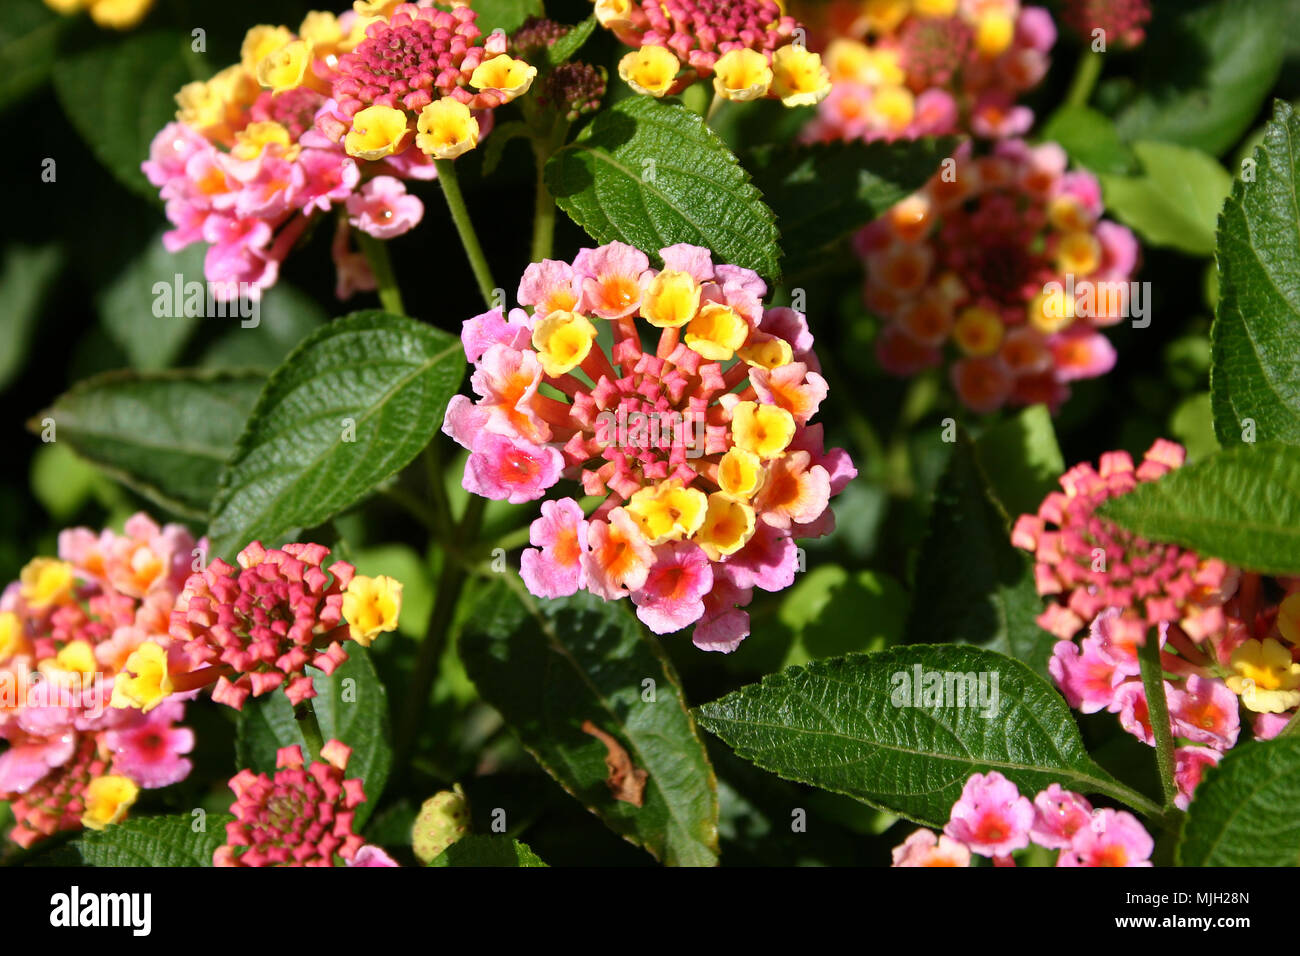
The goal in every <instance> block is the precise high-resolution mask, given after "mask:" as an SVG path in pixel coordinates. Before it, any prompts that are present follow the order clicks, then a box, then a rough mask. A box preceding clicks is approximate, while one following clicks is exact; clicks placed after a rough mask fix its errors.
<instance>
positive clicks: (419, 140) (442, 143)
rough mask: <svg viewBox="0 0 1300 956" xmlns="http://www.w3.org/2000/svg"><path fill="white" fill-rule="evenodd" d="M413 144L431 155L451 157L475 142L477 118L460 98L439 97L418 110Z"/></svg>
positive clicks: (464, 151)
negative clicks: (418, 114)
mask: <svg viewBox="0 0 1300 956" xmlns="http://www.w3.org/2000/svg"><path fill="white" fill-rule="evenodd" d="M415 128H416V130H417V131H418V132H417V133H416V136H415V145H416V146H417V147H418V148H419V149H420V151H421V152H423V153H426V154H427V155H429V156H432V157H433V158H434V159H455V158H456V157H457V156H460V155H461V154H462V153H467V152H469V151H470V150H471V149H473V148H474V147H475V146H477V145H478V136H479V128H478V120H476V119H475V118H474V114H473V113H471V112H470V109H469V107H468V106H466V105H465V104H464V103H462V102H461V101H460V100H453V99H451V98H450V97H443V98H442V99H440V100H434V101H433V102H432V103H430V104H429V105H428V106H426V107H425V108H424V109H423V110H421V111H420V118H419V119H418V120H416V123H415Z"/></svg>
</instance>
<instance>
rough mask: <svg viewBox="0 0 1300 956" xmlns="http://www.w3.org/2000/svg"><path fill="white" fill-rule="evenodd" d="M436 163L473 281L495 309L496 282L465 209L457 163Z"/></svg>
mask: <svg viewBox="0 0 1300 956" xmlns="http://www.w3.org/2000/svg"><path fill="white" fill-rule="evenodd" d="M433 164H434V166H435V167H436V168H437V170H438V182H440V183H442V194H443V195H444V196H445V197H446V198H447V208H448V209H450V210H451V221H452V222H454V223H455V224H456V232H458V233H459V234H460V242H461V245H463V246H464V247H465V255H466V256H468V257H469V266H470V268H471V269H472V270H473V271H474V280H475V281H476V282H477V283H478V291H479V294H480V295H482V296H483V301H484V302H486V303H487V306H488V308H492V305H493V301H492V300H493V295H492V292H493V290H495V289H496V283H495V282H493V281H492V270H491V269H490V268H488V261H487V256H485V255H484V254H483V247H482V246H481V245H479V241H478V234H477V233H476V232H474V224H473V223H472V222H470V218H469V210H468V209H466V208H465V197H464V196H462V195H461V192H460V180H459V179H458V178H457V173H456V163H455V161H454V160H450V159H435V160H434V161H433Z"/></svg>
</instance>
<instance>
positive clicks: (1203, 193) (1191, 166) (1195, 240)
mask: <svg viewBox="0 0 1300 956" xmlns="http://www.w3.org/2000/svg"><path fill="white" fill-rule="evenodd" d="M1133 152H1134V153H1136V154H1137V157H1138V159H1139V160H1141V162H1142V168H1143V170H1144V172H1143V174H1142V175H1141V176H1105V175H1103V176H1102V177H1101V182H1102V186H1103V188H1104V190H1105V195H1106V207H1107V209H1108V210H1109V211H1110V212H1112V213H1114V214H1115V216H1117V217H1118V218H1119V219H1120V220H1122V221H1123V222H1124V223H1125V225H1128V226H1131V227H1132V228H1133V229H1135V230H1136V231H1137V232H1138V234H1139V235H1141V237H1142V238H1143V239H1145V240H1146V241H1147V242H1149V243H1150V244H1151V245H1155V246H1169V247H1170V248H1173V249H1178V250H1179V251H1181V252H1186V253H1188V254H1190V255H1194V256H1208V255H1210V254H1211V253H1213V252H1214V231H1215V228H1216V226H1217V223H1218V219H1219V210H1220V208H1221V207H1222V206H1223V200H1224V199H1225V198H1226V197H1227V195H1228V192H1229V191H1230V190H1231V189H1232V177H1231V176H1229V175H1228V173H1227V171H1226V170H1225V169H1224V168H1223V167H1222V166H1220V165H1219V163H1218V161H1217V160H1216V159H1215V158H1214V157H1213V156H1210V155H1208V154H1207V153H1202V152H1200V151H1198V150H1195V149H1189V148H1187V147H1183V146H1175V145H1173V144H1171V143H1158V142H1140V143H1134V144H1133Z"/></svg>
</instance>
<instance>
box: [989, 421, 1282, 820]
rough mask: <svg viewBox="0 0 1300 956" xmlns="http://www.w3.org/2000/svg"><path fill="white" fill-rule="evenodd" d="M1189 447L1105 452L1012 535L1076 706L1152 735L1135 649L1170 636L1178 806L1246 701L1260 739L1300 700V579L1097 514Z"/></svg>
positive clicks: (1066, 480) (1057, 672)
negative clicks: (1029, 556) (1030, 570)
mask: <svg viewBox="0 0 1300 956" xmlns="http://www.w3.org/2000/svg"><path fill="white" fill-rule="evenodd" d="M1184 457H1185V452H1184V450H1183V448H1182V447H1181V446H1179V445H1176V444H1174V443H1173V442H1169V441H1165V440H1163V439H1162V440H1160V441H1157V442H1156V443H1155V444H1154V445H1153V446H1152V447H1151V449H1150V450H1149V451H1148V452H1147V453H1146V455H1145V456H1144V457H1143V460H1142V462H1141V463H1140V464H1139V465H1137V466H1136V467H1135V466H1134V462H1133V460H1132V458H1131V457H1130V456H1129V455H1128V454H1127V453H1126V452H1110V453H1108V454H1106V455H1103V456H1102V458H1101V461H1100V464H1099V467H1098V468H1093V466H1092V465H1090V464H1087V463H1084V464H1081V465H1077V466H1075V467H1074V468H1072V469H1070V471H1068V472H1066V474H1065V475H1064V476H1063V477H1062V478H1061V488H1062V490H1061V491H1059V492H1052V493H1051V494H1050V495H1048V496H1047V498H1046V499H1044V501H1043V503H1042V505H1041V506H1040V507H1039V509H1038V513H1037V514H1035V515H1021V516H1020V518H1019V520H1018V521H1017V522H1016V525H1015V528H1014V529H1013V533H1012V543H1014V544H1015V545H1016V546H1017V547H1020V548H1024V549H1025V550H1027V551H1030V552H1032V553H1033V555H1034V560H1035V568H1034V574H1035V580H1036V582H1037V585H1038V591H1039V593H1040V594H1042V595H1044V596H1045V597H1047V598H1048V599H1049V601H1050V603H1049V604H1048V605H1047V609H1046V610H1045V611H1044V612H1043V614H1042V615H1041V616H1040V618H1039V624H1040V625H1041V626H1042V627H1044V628H1045V629H1047V630H1048V631H1051V632H1052V633H1053V634H1054V635H1056V637H1057V638H1059V640H1058V642H1057V644H1056V647H1055V650H1054V653H1053V655H1052V659H1051V661H1050V662H1049V669H1050V671H1051V674H1052V676H1053V678H1055V680H1056V682H1057V684H1058V686H1060V688H1061V692H1062V693H1063V694H1064V695H1065V698H1066V700H1067V701H1068V702H1069V704H1070V706H1072V707H1075V708H1077V709H1078V710H1080V711H1082V712H1083V713H1096V712H1098V711H1102V710H1105V711H1108V712H1110V713H1114V714H1116V715H1118V717H1119V720H1120V723H1121V725H1122V726H1123V727H1124V729H1125V730H1127V731H1128V732H1129V733H1131V734H1133V735H1134V736H1136V737H1137V738H1138V739H1139V740H1142V741H1143V742H1145V743H1147V744H1148V745H1152V746H1154V744H1155V736H1154V733H1153V730H1152V726H1151V717H1150V713H1149V710H1148V704H1147V696H1146V691H1145V690H1144V688H1143V684H1142V680H1141V667H1140V664H1139V661H1138V649H1139V648H1140V647H1142V646H1144V645H1145V643H1146V641H1148V640H1153V639H1154V640H1157V641H1159V644H1160V659H1161V664H1162V666H1163V670H1164V673H1165V675H1166V677H1165V680H1164V691H1165V698H1166V701H1167V703H1168V709H1169V720H1170V731H1171V734H1172V736H1173V738H1174V740H1175V743H1176V745H1177V749H1176V750H1175V758H1176V763H1177V766H1176V780H1177V784H1178V788H1179V797H1178V803H1179V805H1180V806H1184V807H1185V806H1187V804H1188V803H1189V802H1190V800H1191V798H1192V791H1193V790H1194V789H1195V787H1196V785H1197V783H1198V782H1199V780H1200V777H1201V772H1202V771H1203V770H1204V768H1205V767H1206V766H1209V765H1212V764H1216V763H1218V761H1219V760H1220V758H1221V757H1222V756H1223V754H1224V752H1226V751H1227V750H1228V749H1229V748H1231V747H1233V746H1234V745H1236V743H1237V741H1238V736H1239V733H1240V729H1241V713H1240V708H1241V707H1243V706H1244V707H1245V708H1246V710H1247V711H1249V712H1252V713H1253V714H1254V715H1255V717H1254V726H1253V729H1254V734H1255V736H1256V737H1258V738H1268V737H1272V736H1275V735H1276V734H1277V733H1278V732H1279V731H1280V730H1281V729H1282V728H1283V727H1284V726H1285V725H1286V723H1287V721H1288V720H1290V719H1291V718H1292V717H1293V716H1294V714H1295V713H1296V711H1297V708H1300V663H1298V662H1297V661H1298V659H1300V581H1297V580H1290V579H1279V580H1269V579H1263V578H1261V576H1260V575H1258V574H1253V573H1248V572H1244V571H1242V570H1241V569H1238V568H1233V567H1230V566H1227V565H1225V564H1224V563H1223V562H1222V561H1218V560H1216V559H1207V558H1202V557H1201V556H1199V555H1198V554H1196V553H1195V552H1193V551H1188V550H1186V549H1183V548H1179V547H1177V546H1175V545H1171V544H1161V543H1157V542H1152V541H1147V540H1145V539H1143V538H1141V537H1139V536H1137V535H1134V534H1131V533H1130V532H1128V531H1125V530H1124V529H1122V528H1119V527H1118V526H1116V525H1115V524H1114V523H1113V522H1111V521H1109V520H1108V519H1106V518H1104V517H1101V516H1100V515H1098V514H1097V509H1098V507H1100V506H1101V505H1102V504H1103V503H1104V502H1105V501H1107V500H1109V499H1111V498H1114V497H1116V496H1119V495H1123V494H1126V493H1128V492H1129V491H1132V490H1133V488H1134V487H1136V486H1137V484H1138V483H1140V482H1145V481H1154V480H1156V479H1158V478H1160V477H1161V476H1162V475H1164V474H1166V473H1168V472H1169V471H1170V470H1172V469H1174V468H1178V467H1180V466H1181V465H1182V463H1183V460H1184Z"/></svg>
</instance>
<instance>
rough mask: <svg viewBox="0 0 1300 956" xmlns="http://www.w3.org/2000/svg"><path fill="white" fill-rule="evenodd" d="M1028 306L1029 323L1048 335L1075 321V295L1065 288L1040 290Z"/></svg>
mask: <svg viewBox="0 0 1300 956" xmlns="http://www.w3.org/2000/svg"><path fill="white" fill-rule="evenodd" d="M1026 308H1027V314H1028V316H1029V323H1030V324H1031V325H1032V326H1034V328H1036V329H1038V330H1039V331H1040V332H1042V333H1044V334H1046V335H1051V334H1052V333H1053V332H1059V331H1061V329H1063V328H1065V327H1066V326H1067V325H1069V324H1070V323H1071V322H1073V321H1074V296H1072V295H1070V294H1068V293H1067V292H1066V291H1065V290H1064V289H1060V288H1058V289H1051V290H1049V291H1047V292H1040V293H1039V294H1038V295H1036V296H1034V298H1033V299H1032V300H1030V302H1029V305H1028V306H1027V307H1026Z"/></svg>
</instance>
